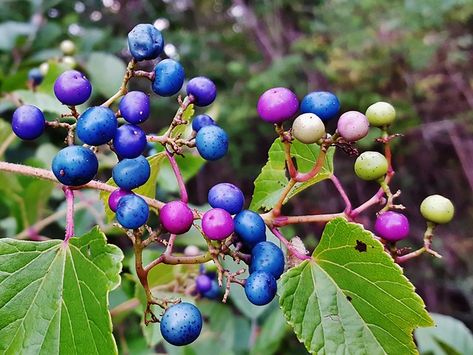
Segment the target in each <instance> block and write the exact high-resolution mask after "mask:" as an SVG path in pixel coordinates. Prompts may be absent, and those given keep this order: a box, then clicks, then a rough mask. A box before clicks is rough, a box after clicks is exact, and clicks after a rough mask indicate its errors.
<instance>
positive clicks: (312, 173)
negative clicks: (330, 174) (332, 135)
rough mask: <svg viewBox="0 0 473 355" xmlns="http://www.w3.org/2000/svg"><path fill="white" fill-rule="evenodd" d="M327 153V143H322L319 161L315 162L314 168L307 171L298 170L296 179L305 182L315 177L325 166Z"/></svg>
mask: <svg viewBox="0 0 473 355" xmlns="http://www.w3.org/2000/svg"><path fill="white" fill-rule="evenodd" d="M326 155H327V147H326V146H325V145H322V146H321V147H320V152H319V156H318V157H317V161H316V162H315V165H314V167H313V168H312V170H310V171H309V172H307V173H301V172H298V173H297V175H296V181H297V182H305V181H307V180H310V179H312V178H313V177H315V176H316V175H317V174H318V173H319V172H320V170H321V169H322V168H323V166H324V163H325V157H326Z"/></svg>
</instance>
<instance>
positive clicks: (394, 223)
mask: <svg viewBox="0 0 473 355" xmlns="http://www.w3.org/2000/svg"><path fill="white" fill-rule="evenodd" d="M374 230H375V232H376V234H377V235H378V236H379V237H381V238H383V239H386V240H388V241H390V242H397V241H398V240H402V239H404V238H406V237H407V235H408V234H409V220H408V219H407V217H406V216H404V215H403V214H402V213H398V212H393V211H387V212H384V213H382V214H380V215H379V216H378V218H377V219H376V223H375V225H374Z"/></svg>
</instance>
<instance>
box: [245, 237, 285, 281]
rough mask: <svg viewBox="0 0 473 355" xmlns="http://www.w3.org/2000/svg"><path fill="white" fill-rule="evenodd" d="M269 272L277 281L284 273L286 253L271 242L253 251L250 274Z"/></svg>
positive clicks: (258, 246) (262, 244)
mask: <svg viewBox="0 0 473 355" xmlns="http://www.w3.org/2000/svg"><path fill="white" fill-rule="evenodd" d="M255 271H265V272H269V273H270V274H271V275H273V277H274V278H275V279H276V280H277V279H279V277H280V276H281V274H282V273H283V272H284V253H283V252H282V250H281V248H279V247H278V246H277V245H276V244H274V243H271V242H261V243H258V244H256V245H255V247H254V248H253V250H252V251H251V264H250V273H253V272H255Z"/></svg>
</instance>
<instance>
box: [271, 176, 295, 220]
mask: <svg viewBox="0 0 473 355" xmlns="http://www.w3.org/2000/svg"><path fill="white" fill-rule="evenodd" d="M296 182H297V181H296V180H295V179H292V178H291V179H290V180H289V182H288V183H287V185H286V187H284V190H283V191H282V192H281V195H280V196H279V200H278V201H277V202H276V204H275V205H274V207H273V216H274V217H278V216H280V215H281V207H282V205H283V204H284V202H285V201H286V198H287V195H289V193H290V192H291V190H292V188H293V187H294V185H295V184H296Z"/></svg>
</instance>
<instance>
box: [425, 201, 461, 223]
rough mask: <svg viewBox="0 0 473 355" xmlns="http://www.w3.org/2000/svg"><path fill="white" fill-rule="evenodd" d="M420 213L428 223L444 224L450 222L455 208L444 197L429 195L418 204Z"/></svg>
mask: <svg viewBox="0 0 473 355" xmlns="http://www.w3.org/2000/svg"><path fill="white" fill-rule="evenodd" d="M420 213H421V214H422V216H423V217H424V218H425V219H426V220H428V221H431V222H434V223H438V224H444V223H448V222H450V221H451V220H452V218H453V215H454V214H455V207H454V206H453V203H452V201H450V200H449V199H448V198H446V197H443V196H441V195H430V196H428V197H426V198H425V199H424V201H422V203H421V204H420Z"/></svg>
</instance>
